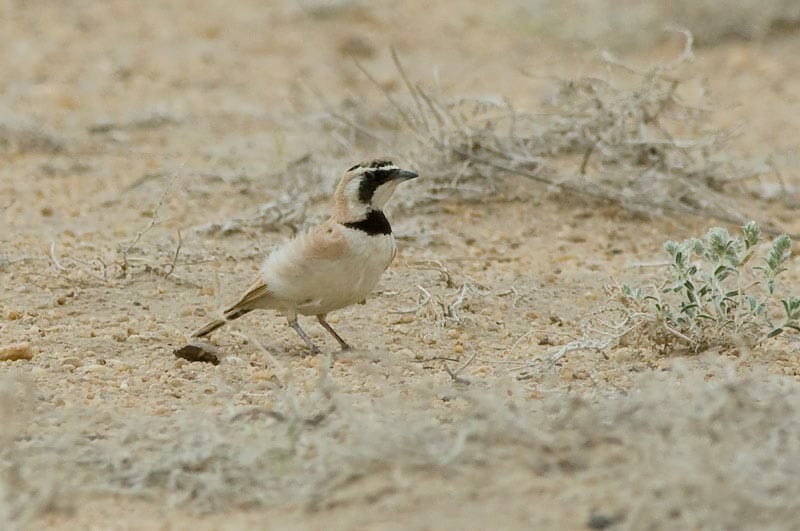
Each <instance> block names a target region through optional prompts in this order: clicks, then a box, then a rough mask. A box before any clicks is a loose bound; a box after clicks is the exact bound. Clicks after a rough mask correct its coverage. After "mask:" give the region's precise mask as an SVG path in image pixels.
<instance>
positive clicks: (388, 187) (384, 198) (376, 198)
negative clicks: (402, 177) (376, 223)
mask: <svg viewBox="0 0 800 531" xmlns="http://www.w3.org/2000/svg"><path fill="white" fill-rule="evenodd" d="M398 184H399V183H398V181H388V182H385V183H383V184H382V185H380V186H379V187H378V188H377V189H376V190H375V193H374V194H372V208H375V209H377V210H381V209H383V207H384V205H386V203H387V202H389V199H390V198H391V197H392V194H393V193H394V190H395V188H397V185H398Z"/></svg>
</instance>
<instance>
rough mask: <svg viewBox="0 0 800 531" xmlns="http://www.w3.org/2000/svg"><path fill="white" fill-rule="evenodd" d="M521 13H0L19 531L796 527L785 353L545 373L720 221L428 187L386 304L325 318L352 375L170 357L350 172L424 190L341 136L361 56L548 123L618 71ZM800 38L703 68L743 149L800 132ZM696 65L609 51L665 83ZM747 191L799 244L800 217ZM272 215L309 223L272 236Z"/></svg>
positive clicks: (574, 364)
mask: <svg viewBox="0 0 800 531" xmlns="http://www.w3.org/2000/svg"><path fill="white" fill-rule="evenodd" d="M514 6H516V4H513V3H510V4H508V5H507V6H505V7H497V6H494V5H493V4H492V5H491V6H490V5H489V4H488V3H487V4H483V3H480V2H458V3H456V4H453V3H446V2H441V3H433V4H432V5H429V3H428V2H410V3H403V5H400V4H397V5H395V4H394V3H389V2H378V3H376V4H371V3H366V2H364V3H360V2H352V3H350V2H331V3H322V2H317V3H311V2H290V1H278V2H250V1H247V2H239V3H236V4H233V5H231V4H229V3H226V2H216V1H213V0H209V1H203V2H187V1H176V2H163V3H157V2H152V3H144V4H141V3H135V4H134V3H127V2H117V1H113V2H79V1H75V2H56V3H49V2H11V1H8V2H3V3H2V4H0V13H2V16H0V19H1V20H2V22H0V28H2V39H1V40H0V50H1V51H0V71H1V72H2V77H1V78H0V156H1V157H2V168H0V208H1V209H2V210H0V348H8V347H11V346H14V345H19V344H23V343H27V346H25V345H22V347H21V348H22V358H23V359H17V360H12V361H2V362H0V374H2V376H3V377H4V380H3V384H2V385H3V397H4V398H3V402H2V404H3V409H2V411H0V413H1V414H2V415H3V417H4V418H3V437H2V439H0V441H1V442H2V444H3V445H4V448H3V449H2V451H3V453H2V454H0V455H2V456H3V457H2V461H0V462H1V463H2V468H3V474H4V477H3V485H2V489H0V493H2V495H3V496H4V500H0V506H2V510H0V523H4V524H3V525H7V526H9V527H12V526H17V527H20V528H27V529H195V530H199V529H323V528H326V529H489V528H502V529H585V528H587V526H588V527H594V528H604V527H607V528H617V529H623V528H625V529H682V528H695V529H701V528H702V529H753V528H758V527H761V526H763V528H770V529H791V528H796V526H797V525H798V521H800V520H798V513H797V512H796V510H797V509H798V505H797V499H798V497H797V496H795V494H797V493H798V489H800V487H798V485H797V482H798V479H797V478H798V477H800V476H798V475H797V474H796V472H797V467H798V465H797V463H798V462H800V459H798V458H800V455H799V454H798V449H799V448H800V444H798V443H797V441H794V440H788V441H784V440H783V439H781V437H788V438H789V439H792V437H796V436H797V435H798V431H797V428H796V425H797V421H798V420H800V413H799V411H800V406H798V404H797V402H796V399H797V398H798V397H800V391H798V375H800V362H798V360H799V359H800V358H799V357H798V355H797V349H796V347H795V346H794V345H795V344H794V343H792V342H789V341H783V342H781V341H776V342H772V343H768V344H766V345H765V346H763V347H759V348H758V349H755V350H752V351H745V350H741V351H739V350H736V351H733V352H731V351H725V352H719V351H713V352H706V353H701V354H689V353H686V352H667V353H664V352H659V351H658V350H657V349H655V348H653V347H652V346H651V345H648V344H647V343H646V342H644V343H638V342H637V341H635V339H634V340H629V341H626V342H624V343H623V344H622V345H618V346H615V347H614V348H610V349H607V350H606V351H604V352H602V353H601V352H597V351H591V350H589V351H586V350H582V351H581V350H579V351H574V352H570V353H568V354H567V355H566V356H565V357H563V358H562V359H561V360H560V361H559V362H558V363H556V364H555V365H553V366H550V365H548V364H547V363H546V360H547V359H548V357H549V356H552V354H553V353H554V352H556V351H557V350H558V347H559V346H560V345H564V344H566V343H567V342H569V341H570V340H572V339H574V338H576V337H580V336H581V334H582V333H584V332H585V331H586V323H587V322H588V320H590V318H593V316H596V315H600V316H602V315H603V313H602V310H603V308H605V307H606V306H607V303H608V302H609V301H608V299H607V297H608V296H607V294H606V291H605V290H604V288H605V286H607V285H609V284H611V283H613V282H615V281H623V280H624V281H644V280H646V279H651V278H653V277H654V276H657V275H658V274H659V269H658V268H648V267H645V268H641V267H636V264H641V263H651V262H659V261H663V260H664V255H663V254H662V250H661V246H662V244H663V242H664V241H666V240H669V239H681V238H685V237H689V236H694V235H699V234H702V233H704V232H705V230H707V229H708V228H709V227H710V226H712V225H714V224H718V222H715V221H714V220H709V219H703V218H701V217H689V216H680V217H678V216H674V215H658V214H656V215H654V216H644V215H642V214H641V213H638V214H637V213H631V212H629V211H627V210H625V209H623V208H622V207H619V206H616V205H613V204H609V203H603V202H597V201H593V200H589V199H586V198H581V197H579V196H575V195H574V194H573V195H565V194H563V193H559V192H558V190H556V189H546V188H544V187H539V185H536V184H533V183H530V182H528V181H525V180H524V179H522V180H514V179H511V178H508V179H507V180H504V181H503V183H504V186H505V187H506V188H504V189H503V190H499V191H495V192H490V191H487V192H486V194H485V197H483V198H482V200H481V201H474V200H470V201H467V200H461V199H459V197H460V196H458V195H454V197H453V198H452V199H450V200H448V199H447V198H444V199H441V200H438V201H436V202H430V201H428V202H426V201H422V200H421V199H420V195H422V194H425V193H426V190H427V188H426V187H425V184H424V183H422V182H412V183H408V184H407V185H404V186H403V187H402V188H401V189H399V190H398V192H397V195H396V199H397V204H398V205H401V206H397V207H395V208H393V209H390V210H391V211H390V213H389V214H390V219H391V220H392V222H393V226H394V228H395V233H396V236H397V240H398V247H399V253H398V257H397V259H396V261H395V262H394V264H393V266H392V267H391V268H390V270H389V271H387V273H386V274H385V276H384V278H383V279H382V281H381V283H380V285H379V287H378V289H377V291H376V292H375V294H374V296H373V297H372V298H371V299H370V300H368V301H367V303H366V305H363V306H361V305H358V306H355V307H352V308H347V309H344V310H341V311H339V312H337V313H336V314H334V315H332V316H331V317H332V318H331V323H332V324H333V325H334V326H335V327H336V328H337V329H338V331H339V332H340V333H341V334H342V335H343V336H344V337H345V338H347V339H348V340H349V341H350V342H351V343H352V344H353V345H355V346H356V347H357V349H356V350H355V351H354V352H352V353H347V354H343V355H339V356H336V357H335V360H334V362H333V364H332V367H331V368H330V369H329V370H328V369H327V367H328V365H329V363H330V361H331V358H330V357H329V356H328V355H327V354H325V355H322V356H316V357H315V356H311V355H309V353H308V352H307V351H306V349H305V348H304V345H303V344H302V342H301V341H299V339H298V338H297V337H296V335H295V334H294V332H293V331H292V330H291V329H289V328H288V327H287V326H286V324H285V322H284V321H283V319H281V318H280V317H279V316H277V315H273V314H271V313H269V312H261V313H254V314H251V315H249V316H247V317H246V318H243V319H241V320H240V322H239V323H237V324H235V325H232V326H230V327H227V328H225V329H223V330H221V331H219V332H218V333H216V334H215V335H214V336H213V338H212V340H211V342H212V344H213V345H214V347H215V348H216V349H217V350H218V353H219V356H220V359H221V362H220V363H219V364H218V365H211V364H205V363H190V362H188V361H185V360H181V359H177V358H175V357H174V356H173V349H175V348H177V347H179V346H181V345H182V344H183V343H184V342H185V341H186V336H187V333H189V332H190V331H191V330H193V329H195V328H196V327H198V326H200V325H201V324H203V323H204V322H205V321H206V320H208V319H211V318H213V317H214V316H215V315H216V312H217V311H218V310H219V308H220V307H221V306H222V305H224V304H226V303H228V302H230V301H231V300H233V299H235V297H236V296H237V295H238V293H239V291H240V290H241V289H243V288H246V287H247V285H249V284H250V282H251V281H252V280H253V278H254V276H255V275H256V273H257V271H258V268H259V265H260V261H261V259H262V257H263V256H264V254H265V253H267V252H268V251H269V249H270V248H271V247H272V246H273V245H276V244H278V243H280V242H282V241H284V240H285V239H286V238H289V237H291V235H292V234H293V233H294V231H296V230H298V229H300V230H302V228H303V226H304V223H306V222H307V221H314V220H318V219H321V217H322V216H323V215H324V209H325V202H324V197H325V196H326V194H328V193H329V192H330V190H331V188H332V187H333V185H334V184H335V181H336V178H337V176H338V175H340V173H341V172H342V171H343V170H344V169H346V168H347V167H348V166H349V165H351V164H353V163H354V162H357V161H359V160H361V159H364V158H369V157H372V156H374V155H383V156H389V157H395V158H397V160H398V162H400V163H402V164H403V165H405V166H408V167H411V168H414V167H415V161H414V160H413V159H409V158H403V157H404V156H405V152H398V153H385V152H383V153H373V152H371V151H370V150H368V149H366V148H365V149H361V148H359V147H358V145H357V144H352V143H346V142H343V143H339V144H337V142H336V140H335V138H333V139H332V137H333V136H335V135H336V134H338V133H337V132H336V131H335V130H333V129H331V128H329V127H327V125H326V124H327V123H328V122H326V120H325V108H326V105H331V106H334V107H336V108H345V109H347V108H354V106H356V107H357V106H358V105H360V104H362V103H364V102H370V104H372V105H375V106H379V105H382V103H381V102H382V98H383V94H381V92H380V91H379V90H377V89H376V87H375V86H374V85H373V84H372V82H370V81H369V80H368V79H367V78H366V77H365V76H364V75H363V74H362V73H361V72H360V71H359V69H358V68H357V67H356V66H355V64H354V62H353V60H352V58H351V56H355V57H357V58H358V60H359V61H360V63H361V64H363V65H364V67H366V68H367V69H369V71H370V72H372V73H373V75H374V76H375V78H376V79H377V80H378V82H379V83H380V84H381V85H382V86H383V87H384V89H385V90H386V91H388V92H389V93H390V94H395V95H396V96H397V97H398V98H401V99H402V94H403V91H402V80H401V79H400V77H399V76H398V74H397V71H396V70H395V69H394V66H393V64H392V61H391V58H390V54H389V49H390V47H392V46H393V47H395V49H396V50H397V52H398V54H399V56H400V57H402V60H403V63H404V64H405V66H406V68H407V70H408V72H409V76H410V77H411V78H413V79H415V80H421V81H422V82H423V83H426V84H429V85H433V84H434V83H436V82H438V83H440V84H441V86H442V90H443V91H444V92H445V93H446V94H447V95H448V96H450V97H458V96H469V97H473V96H478V97H483V96H486V95H489V96H492V97H505V98H508V100H509V101H510V102H513V104H514V105H515V106H517V107H520V108H527V109H533V110H535V109H536V108H537V105H538V104H539V102H540V101H541V99H542V97H544V96H545V95H546V93H547V91H548V90H549V89H551V88H552V82H551V79H552V77H553V76H561V77H574V76H578V75H583V74H585V73H588V72H591V71H593V70H592V69H595V70H596V71H602V67H601V66H598V61H597V56H598V53H597V48H592V47H591V46H585V45H584V46H577V45H575V46H571V45H569V43H565V42H564V41H561V40H558V39H555V38H551V37H550V35H551V33H552V31H553V30H551V31H548V32H543V33H542V32H539V31H538V30H537V28H538V27H539V26H537V25H536V24H534V23H533V22H529V21H528V19H531V20H533V19H534V18H535V12H532V11H529V10H523V9H521V8H519V7H518V6H517V7H514ZM525 17H528V18H527V19H526V18H525ZM797 35H798V34H797V33H794V34H792V33H787V34H779V35H774V36H771V37H769V38H766V39H764V40H759V41H744V40H740V39H735V38H734V39H730V40H725V41H721V42H717V43H715V44H713V45H706V46H705V47H702V48H698V49H697V50H695V53H696V58H695V61H694V64H693V66H692V68H693V70H694V71H695V72H696V74H697V77H698V78H701V79H702V80H703V82H704V86H705V87H706V88H707V90H708V92H709V95H710V97H711V100H712V101H713V102H714V109H715V110H714V112H713V113H711V115H710V120H712V121H713V122H714V123H715V124H718V126H719V127H720V128H728V127H737V126H738V135H737V136H736V137H735V138H733V139H732V140H731V142H730V148H729V149H730V150H731V156H732V157H734V158H736V159H738V160H742V161H751V160H753V161H755V160H764V159H765V158H766V157H768V156H770V155H771V154H773V153H777V152H779V151H780V150H781V149H784V148H787V147H792V146H791V144H792V142H795V143H796V131H798V130H799V128H800V96H798V95H800V77H798V76H797V75H796V72H800V38H798V37H797ZM680 48H681V45H680V40H679V39H678V40H675V39H672V38H663V39H662V38H654V39H653V40H652V42H651V43H650V45H649V46H637V48H636V49H635V50H632V49H625V48H624V47H622V48H621V49H619V50H618V52H617V53H618V54H619V55H620V56H621V57H623V58H624V59H625V60H626V61H630V62H631V63H632V64H642V65H643V64H646V63H647V62H648V61H650V60H656V59H658V60H662V59H664V58H669V57H671V56H674V55H675V54H677V53H678V52H679V51H680ZM322 100H325V101H326V102H327V103H325V104H323V103H322ZM364 104H365V105H366V103H364ZM372 123H374V121H373V122H372ZM354 146H355V147H354ZM795 147H796V146H795ZM298 168H299V169H298ZM455 171H456V170H455V169H454V173H455ZM794 171H795V173H791V172H789V173H788V174H784V175H783V179H784V181H785V182H786V183H788V184H789V185H790V186H789V187H788V188H787V189H789V190H794V189H796V188H794V187H795V186H796V185H797V182H798V179H797V175H796V169H795V170H794ZM306 174H307V175H306ZM286 175H291V176H292V178H291V179H292V181H293V182H289V179H287V178H286V177H285V176H286ZM306 176H307V178H306ZM424 179H425V175H424V174H423V175H422V176H421V179H419V180H418V181H423V180H424ZM521 188H524V190H522V191H520V189H521ZM287 194H288V195H287ZM734 199H736V200H738V201H742V202H745V203H749V204H750V206H751V207H752V206H753V204H754V203H753V202H756V203H755V207H754V208H755V210H756V211H758V212H760V214H761V215H762V221H765V222H769V223H772V224H774V225H775V226H777V227H780V228H781V229H782V230H785V231H787V232H789V233H795V234H797V233H800V221H798V217H797V214H796V210H794V209H793V208H792V201H784V200H783V199H791V200H794V199H796V198H773V199H764V198H763V197H756V196H747V195H745V194H743V193H740V195H739V196H737V197H736V198H734ZM306 203H307V204H306ZM264 205H266V207H264ZM276 205H277V206H276ZM403 205H405V206H403ZM409 205H410V206H409ZM279 206H280V208H284V209H286V210H287V211H288V214H287V217H288V218H290V219H291V220H293V221H291V222H288V221H287V222H283V221H282V219H284V218H282V217H280V216H278V217H275V218H274V219H273V218H272V217H270V210H269V209H270V208H272V209H275V208H278V207H279ZM262 207H263V208H262ZM292 209H295V210H296V211H297V213H293V212H292ZM260 216H261V217H264V216H266V218H269V219H271V220H272V221H270V222H269V223H259V222H258V220H259V219H261V218H260ZM236 220H238V221H236ZM275 220H277V221H275ZM297 220H299V221H297ZM176 250H177V258H176ZM662 273H663V271H662ZM798 274H800V267H798V266H797V265H792V266H790V270H789V271H788V273H787V280H786V282H788V283H790V284H791V283H795V284H796V281H797V280H798ZM615 318H616V317H615V316H614V314H613V313H612V314H609V315H608V316H606V319H607V320H609V321H613V320H614V319H615ZM303 325H304V326H305V328H306V330H307V331H308V332H309V333H310V334H311V335H312V337H313V338H314V339H315V341H317V342H318V343H319V344H320V345H323V346H324V350H325V351H326V352H331V351H333V350H334V349H335V347H336V345H335V343H334V342H333V341H332V340H331V339H330V338H329V337H327V336H326V334H325V332H324V331H323V330H322V329H321V328H320V327H319V326H318V325H316V324H315V323H314V322H313V320H310V319H307V320H305V321H303ZM459 369H460V372H458V373H457V374H455V371H457V370H459ZM451 373H452V374H453V375H452V376H451ZM781 434H783V435H781ZM787 434H788V435H787ZM781 441H783V442H781ZM281 452H283V453H281ZM250 453H252V455H250ZM278 461H280V462H279V463H278ZM276 463H277V464H276ZM787 463H793V464H790V465H787ZM787 466H788V468H787ZM791 474H794V475H791Z"/></svg>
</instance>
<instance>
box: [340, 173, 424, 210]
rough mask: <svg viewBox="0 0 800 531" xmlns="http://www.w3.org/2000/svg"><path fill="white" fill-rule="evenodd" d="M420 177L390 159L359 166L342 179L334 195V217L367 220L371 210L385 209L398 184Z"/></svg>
mask: <svg viewBox="0 0 800 531" xmlns="http://www.w3.org/2000/svg"><path fill="white" fill-rule="evenodd" d="M415 177H417V174H416V172H413V171H409V170H402V169H400V168H398V167H397V166H395V165H394V163H392V162H391V161H388V160H373V161H369V162H362V163H360V164H356V165H355V166H353V167H352V168H350V169H348V170H347V171H346V172H345V174H344V176H343V177H342V180H341V182H339V186H338V187H337V188H336V192H335V193H334V196H333V201H334V215H335V216H337V217H338V218H340V219H341V220H342V221H358V220H361V219H364V218H365V217H366V215H367V214H368V213H369V212H370V211H372V210H383V207H384V206H385V205H386V203H387V202H388V201H389V198H391V197H392V193H394V190H395V188H397V185H398V184H400V183H401V182H403V181H407V180H409V179H413V178H415Z"/></svg>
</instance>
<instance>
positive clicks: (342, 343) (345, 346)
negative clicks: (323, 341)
mask: <svg viewBox="0 0 800 531" xmlns="http://www.w3.org/2000/svg"><path fill="white" fill-rule="evenodd" d="M317 321H319V324H321V325H322V326H323V327H324V328H325V330H327V331H328V332H330V334H331V335H332V336H333V337H334V338H335V339H336V341H338V342H339V346H341V347H342V350H350V349H351V347H350V345H348V344H347V341H345V340H344V339H342V337H341V336H340V335H339V334H337V333H336V330H334V329H333V327H332V326H331V325H329V324H328V321H326V320H325V314H324V313H323V314H321V315H318V316H317Z"/></svg>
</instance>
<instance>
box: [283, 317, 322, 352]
mask: <svg viewBox="0 0 800 531" xmlns="http://www.w3.org/2000/svg"><path fill="white" fill-rule="evenodd" d="M289 326H291V327H292V328H293V329H294V331H295V332H297V335H299V336H300V337H301V338H303V341H305V342H306V345H308V348H310V349H311V352H313V353H314V354H319V353H320V350H319V347H318V346H316V345H315V344H314V342H313V341H311V338H310V337H308V334H306V333H305V332H304V331H303V329H302V328H300V323H298V322H297V317H295V318H294V319H292V320H291V321H289Z"/></svg>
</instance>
